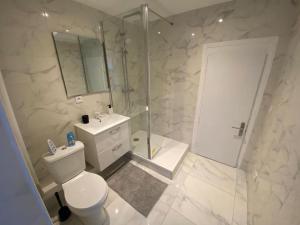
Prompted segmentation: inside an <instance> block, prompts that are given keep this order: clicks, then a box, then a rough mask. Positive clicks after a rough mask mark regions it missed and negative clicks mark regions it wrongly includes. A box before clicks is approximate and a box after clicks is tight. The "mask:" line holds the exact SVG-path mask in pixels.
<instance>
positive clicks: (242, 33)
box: [150, 0, 296, 144]
mask: <svg viewBox="0 0 300 225" xmlns="http://www.w3.org/2000/svg"><path fill="white" fill-rule="evenodd" d="M220 17H222V18H223V19H224V22H223V23H218V19H219V18H220ZM169 19H170V20H172V21H173V22H174V26H170V25H169V24H167V23H165V22H162V21H159V20H158V21H154V22H152V23H151V25H150V51H151V63H152V64H151V98H152V101H151V106H152V108H151V110H152V112H151V113H152V121H151V123H152V131H153V132H154V133H157V134H161V135H164V136H167V137H171V138H174V139H176V140H178V141H183V142H186V143H189V144H190V143H191V139H192V132H193V126H194V114H195V108H196V100H197V97H198V96H197V93H198V84H199V79H200V71H201V56H202V46H203V44H204V43H209V42H219V41H226V40H236V39H245V38H256V37H266V36H274V35H276V36H279V37H280V40H279V46H278V51H277V54H276V58H275V61H274V62H275V63H274V67H273V71H272V74H271V79H270V85H269V86H272V83H273V80H276V77H278V75H279V74H280V73H281V65H282V64H283V63H284V60H285V50H286V47H287V44H288V42H289V39H290V35H291V27H292V26H293V25H294V23H295V20H296V9H295V5H294V3H293V1H289V0H284V1H282V0H260V1H252V0H235V1H233V2H230V3H225V4H220V5H215V6H211V7H207V8H202V9H198V10H193V11H190V12H186V13H182V14H178V15H175V16H172V17H170V18H169ZM159 31H160V35H159V34H158V32H159ZM192 33H194V34H195V35H194V36H192ZM268 89H269V87H268ZM267 93H268V90H267V92H266V96H268V94H267ZM264 104H268V98H267V97H266V98H265V102H264Z"/></svg>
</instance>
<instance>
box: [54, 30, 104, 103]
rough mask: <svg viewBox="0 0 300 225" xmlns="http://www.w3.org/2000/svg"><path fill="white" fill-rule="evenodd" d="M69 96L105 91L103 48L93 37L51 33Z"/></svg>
mask: <svg viewBox="0 0 300 225" xmlns="http://www.w3.org/2000/svg"><path fill="white" fill-rule="evenodd" d="M53 39H54V43H55V47H56V53H57V57H58V61H59V65H60V69H61V74H62V78H63V81H64V85H65V89H66V94H67V96H68V97H72V96H78V95H85V94H88V93H97V92H103V91H108V85H107V74H106V69H105V60H104V54H103V45H102V44H101V43H100V41H99V40H98V39H96V38H87V37H81V36H78V35H74V34H69V33H61V32H53Z"/></svg>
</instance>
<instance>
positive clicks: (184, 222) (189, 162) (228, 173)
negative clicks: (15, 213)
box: [64, 153, 247, 225]
mask: <svg viewBox="0 0 300 225" xmlns="http://www.w3.org/2000/svg"><path fill="white" fill-rule="evenodd" d="M131 163H133V164H135V165H137V166H139V167H141V168H142V169H144V170H145V171H147V172H149V173H150V174H152V175H153V176H155V177H157V178H159V179H161V180H162V181H164V182H166V183H168V184H169V186H168V187H167V189H166V190H165V192H164V193H163V195H162V196H161V198H160V199H159V201H158V202H157V204H156V205H155V206H154V208H153V209H152V211H151V212H150V214H149V216H148V218H145V217H144V216H142V215H141V214H140V213H139V212H137V211H136V210H135V209H134V208H132V207H131V206H130V205H129V204H128V203H127V202H125V201H124V200H123V199H122V198H120V197H119V196H118V195H117V194H116V193H115V192H114V191H113V190H110V192H109V196H108V199H107V202H106V204H105V207H106V210H107V212H108V214H109V215H110V225H127V224H130V225H152V224H153V225H246V224H247V223H246V222H247V218H246V217H247V192H246V180H245V176H244V173H243V172H242V171H240V170H236V169H233V168H230V167H228V166H225V165H223V164H220V163H217V162H214V161H212V160H208V159H206V158H203V157H201V156H198V155H195V154H192V153H188V154H187V156H186V157H185V159H184V161H183V164H182V166H181V167H180V168H179V170H178V172H177V175H176V176H175V178H174V180H172V181H171V180H169V179H167V178H165V177H163V176H161V175H159V174H157V173H156V172H153V171H151V170H150V169H148V168H146V167H144V166H142V165H140V164H138V163H136V162H133V161H132V162H131ZM75 221H76V218H74V219H73V220H72V221H71V223H69V222H68V223H64V224H68V225H69V224H72V225H77V224H76V222H75ZM78 224H80V223H78Z"/></svg>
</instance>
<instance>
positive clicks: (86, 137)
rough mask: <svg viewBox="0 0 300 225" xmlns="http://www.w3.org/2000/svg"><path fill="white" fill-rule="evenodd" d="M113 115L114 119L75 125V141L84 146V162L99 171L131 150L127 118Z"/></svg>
mask: <svg viewBox="0 0 300 225" xmlns="http://www.w3.org/2000/svg"><path fill="white" fill-rule="evenodd" d="M114 115H115V116H114V118H106V121H105V119H103V122H99V121H98V120H94V119H92V120H91V121H90V123H89V124H76V125H75V128H76V134H77V139H78V140H80V141H82V142H83V143H84V145H85V149H84V151H85V159H86V161H87V162H88V163H89V164H91V165H92V166H94V167H95V168H97V169H98V170H99V171H103V170H104V169H105V168H107V167H108V166H109V165H111V164H112V163H113V162H115V161H116V160H118V159H119V158H120V157H121V156H123V155H124V154H125V153H126V152H128V151H129V150H130V149H131V146H130V138H129V125H128V120H129V118H128V117H124V116H121V115H117V114H114ZM111 117H112V116H111ZM107 120H110V122H107Z"/></svg>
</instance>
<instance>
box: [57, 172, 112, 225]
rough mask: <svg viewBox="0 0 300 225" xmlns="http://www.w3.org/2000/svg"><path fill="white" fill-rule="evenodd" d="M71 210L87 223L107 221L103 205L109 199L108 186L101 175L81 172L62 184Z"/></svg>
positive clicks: (92, 224) (100, 223) (93, 223)
mask: <svg viewBox="0 0 300 225" xmlns="http://www.w3.org/2000/svg"><path fill="white" fill-rule="evenodd" d="M62 188H63V191H64V195H65V199H66V202H67V205H68V206H69V208H70V210H71V211H72V212H73V213H74V214H76V215H78V216H79V217H80V218H81V220H82V221H83V222H84V223H85V224H87V225H102V224H104V222H105V221H106V219H107V218H106V217H107V216H106V212H105V210H104V208H103V205H104V203H105V201H106V199H107V195H108V186H107V183H106V182H105V181H104V179H103V178H102V177H100V176H99V175H96V174H93V173H89V172H86V171H83V172H81V173H80V174H79V175H77V176H76V177H74V178H72V179H71V180H69V181H67V182H66V183H64V184H62Z"/></svg>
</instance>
